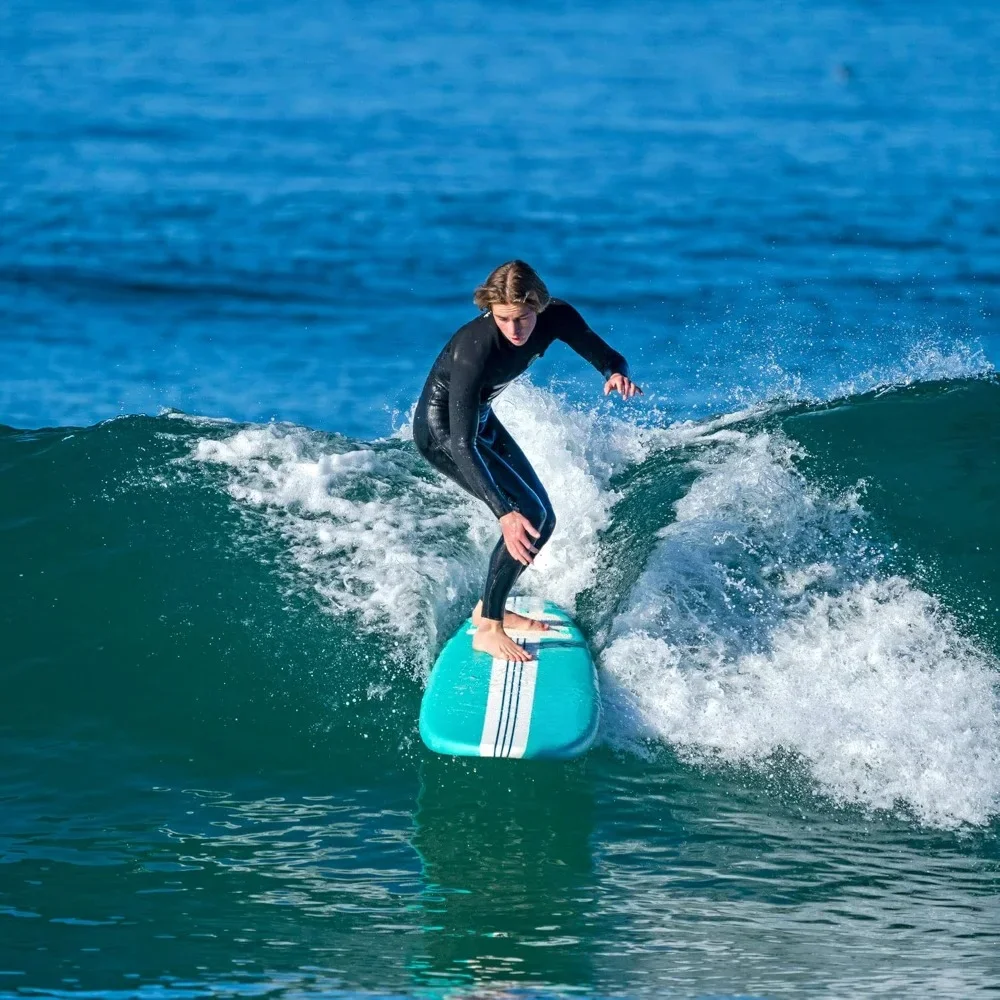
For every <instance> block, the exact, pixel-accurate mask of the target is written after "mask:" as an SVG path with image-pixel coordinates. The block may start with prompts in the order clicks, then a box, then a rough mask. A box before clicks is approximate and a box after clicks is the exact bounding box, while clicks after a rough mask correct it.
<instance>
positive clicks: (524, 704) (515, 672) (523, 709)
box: [479, 641, 538, 757]
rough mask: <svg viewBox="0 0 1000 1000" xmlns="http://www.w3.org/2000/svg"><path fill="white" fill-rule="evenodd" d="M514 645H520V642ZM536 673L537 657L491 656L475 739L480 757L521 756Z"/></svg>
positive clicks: (528, 730) (529, 727)
mask: <svg viewBox="0 0 1000 1000" xmlns="http://www.w3.org/2000/svg"><path fill="white" fill-rule="evenodd" d="M518 644H519V645H521V646H523V645H524V642H523V641H521V642H519V643H518ZM536 655H537V654H536ZM537 675H538V661H537V660H531V661H529V662H528V663H517V662H516V661H514V660H501V659H500V658H499V657H497V658H494V660H493V666H492V668H491V669H490V687H489V693H488V695H487V698H486V715H485V716H484V718H483V732H482V735H481V736H480V738H479V756H480V757H523V756H524V751H525V749H526V748H527V746H528V734H529V732H530V730H531V710H532V707H533V706H534V702H535V679H536V677H537Z"/></svg>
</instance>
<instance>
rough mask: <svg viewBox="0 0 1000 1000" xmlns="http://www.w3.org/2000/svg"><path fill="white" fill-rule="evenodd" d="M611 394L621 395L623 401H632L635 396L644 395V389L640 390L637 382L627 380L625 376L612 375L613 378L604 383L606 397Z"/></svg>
mask: <svg viewBox="0 0 1000 1000" xmlns="http://www.w3.org/2000/svg"><path fill="white" fill-rule="evenodd" d="M609 392H619V393H621V397H622V399H631V398H632V397H633V396H634V395H636V393H638V394H639V395H640V396H642V395H643V391H642V389H640V388H639V387H638V386H637V385H636V384H635V382H633V381H632V380H631V379H629V378H626V377H625V376H624V375H612V376H611V378H609V379H608V380H607V382H605V383H604V395H605V396H606V395H608V393H609Z"/></svg>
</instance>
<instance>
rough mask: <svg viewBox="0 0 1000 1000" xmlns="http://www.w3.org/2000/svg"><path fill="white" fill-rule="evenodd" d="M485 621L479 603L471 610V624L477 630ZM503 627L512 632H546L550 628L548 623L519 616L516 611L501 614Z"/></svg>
mask: <svg viewBox="0 0 1000 1000" xmlns="http://www.w3.org/2000/svg"><path fill="white" fill-rule="evenodd" d="M487 620H488V619H485V618H483V602H482V601H480V602H479V603H478V604H477V605H476V606H475V607H474V608H473V609H472V624H473V625H475V626H476V628H479V626H480V625H482V624H483V622H484V621H487ZM503 627H504V628H505V629H510V630H511V631H512V632H547V631H548V630H549V629H550V628H551V626H550V625H549V623H548V622H543V621H539V620H538V619H537V618H527V617H525V616H524V615H519V614H518V613H517V612H516V611H505V612H504V613H503Z"/></svg>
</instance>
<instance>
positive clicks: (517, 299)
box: [472, 260, 552, 313]
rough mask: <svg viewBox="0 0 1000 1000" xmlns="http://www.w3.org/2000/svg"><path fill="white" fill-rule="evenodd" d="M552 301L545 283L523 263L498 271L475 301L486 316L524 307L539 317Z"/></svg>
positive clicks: (485, 282)
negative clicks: (498, 308) (499, 309)
mask: <svg viewBox="0 0 1000 1000" xmlns="http://www.w3.org/2000/svg"><path fill="white" fill-rule="evenodd" d="M551 298H552V297H551V296H550V295H549V290H548V289H547V288H546V287H545V282H544V281H542V279H541V278H539V277H538V275H537V274H536V273H535V269H534V268H533V267H531V265H530V264H525V262H524V261H523V260H509V261H507V263H506V264H501V265H500V266H499V267H498V268H496V270H494V271H493V272H492V273H491V274H490V276H489V277H488V278H487V279H486V280H485V281H484V282H483V283H482V284H481V285H480V286H479V287H478V288H477V289H476V292H475V294H474V295H473V296H472V301H473V302H475V303H476V305H477V306H479V308H480V309H482V310H483V311H484V312H489V311H490V310H491V309H492V308H493V307H494V306H520V305H525V306H529V307H530V308H532V309H534V310H535V312H538V313H540V312H542V310H543V309H544V308H545V307H546V306H547V305H548V304H549V302H550V301H551Z"/></svg>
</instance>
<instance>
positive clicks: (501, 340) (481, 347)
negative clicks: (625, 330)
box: [420, 299, 576, 409]
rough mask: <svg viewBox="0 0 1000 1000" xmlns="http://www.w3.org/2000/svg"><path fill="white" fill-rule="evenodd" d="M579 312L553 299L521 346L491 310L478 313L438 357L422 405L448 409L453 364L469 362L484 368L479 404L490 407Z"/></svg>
mask: <svg viewBox="0 0 1000 1000" xmlns="http://www.w3.org/2000/svg"><path fill="white" fill-rule="evenodd" d="M575 315H576V314H575V312H574V311H573V310H572V309H570V307H568V306H567V305H566V304H565V303H564V302H561V301H560V300H558V299H553V300H552V302H551V303H550V304H549V306H548V308H546V309H545V310H544V311H543V312H541V313H539V314H538V319H537V321H536V323H535V328H534V330H532V332H531V336H530V337H529V338H528V340H527V342H526V343H524V344H522V345H521V346H520V347H515V346H514V345H513V344H512V343H511V342H510V341H509V340H508V339H507V338H506V337H505V336H504V335H503V334H502V333H501V332H500V331H499V329H497V325H496V323H494V322H493V316H492V314H491V313H484V314H483V315H482V316H477V317H476V318H475V319H474V320H472V321H471V322H469V323H466V324H465V326H463V327H461V328H460V329H459V330H458V331H457V332H456V333H455V334H454V336H453V337H452V338H451V340H449V341H448V343H447V344H445V346H444V348H443V349H442V351H441V353H440V354H439V355H438V356H437V359H436V360H435V362H434V364H433V366H432V367H431V371H430V374H429V375H428V376H427V381H426V383H425V384H424V390H423V392H422V393H421V399H420V402H421V405H422V406H423V405H427V406H433V407H441V406H443V407H444V408H446V409H447V406H448V388H449V386H450V384H451V371H452V366H453V365H455V364H464V363H468V364H473V365H476V366H477V367H478V368H479V369H480V370H481V371H482V379H483V382H482V388H481V389H480V393H479V404H480V407H481V408H485V407H487V406H489V404H490V403H491V402H492V401H493V400H494V399H495V398H496V397H497V396H498V395H499V394H500V393H501V392H502V391H503V390H504V389H505V388H506V387H507V386H508V385H510V383H511V382H513V381H514V379H516V378H517V377H518V376H519V375H521V374H523V373H524V371H525V370H526V369H527V368H528V366H529V365H530V364H531V363H532V362H533V361H534V360H535V359H536V358H538V357H540V356H541V355H543V354H544V353H545V352H546V350H547V349H548V347H549V345H550V344H551V343H552V341H553V340H554V339H555V338H556V336H557V335H558V333H559V331H560V327H561V325H562V324H565V323H567V322H571V321H572V319H571V316H575Z"/></svg>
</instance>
